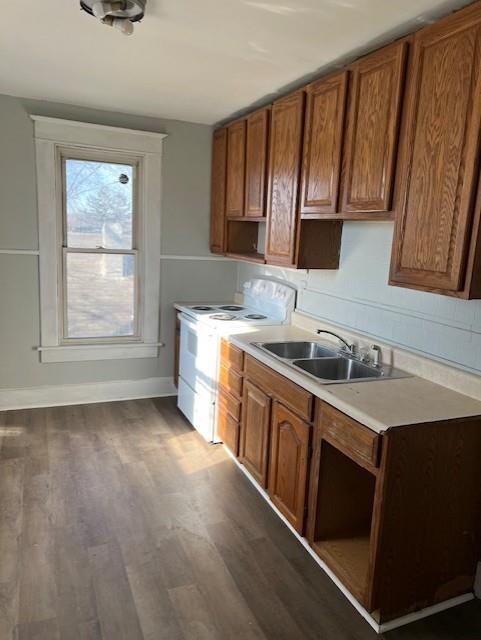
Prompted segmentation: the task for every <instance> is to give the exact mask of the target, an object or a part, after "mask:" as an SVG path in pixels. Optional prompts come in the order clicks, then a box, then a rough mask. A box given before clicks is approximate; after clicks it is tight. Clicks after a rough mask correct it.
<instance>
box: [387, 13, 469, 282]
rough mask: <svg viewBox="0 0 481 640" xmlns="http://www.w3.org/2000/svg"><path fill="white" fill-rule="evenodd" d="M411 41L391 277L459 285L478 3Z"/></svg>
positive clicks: (462, 265)
mask: <svg viewBox="0 0 481 640" xmlns="http://www.w3.org/2000/svg"><path fill="white" fill-rule="evenodd" d="M463 13H465V12H461V15H459V14H454V15H453V16H451V17H450V18H448V19H446V20H443V21H441V22H440V23H438V24H434V25H432V26H431V27H428V28H426V29H423V30H422V31H420V32H419V33H418V34H416V36H415V38H414V49H413V67H412V73H411V74H410V82H409V87H408V100H407V110H406V114H405V140H404V141H403V153H402V156H401V160H402V167H403V170H404V171H403V179H402V183H401V190H402V208H401V212H400V215H399V217H398V219H397V221H396V228H395V237H394V249H393V260H392V265H391V281H392V282H393V283H405V284H412V285H415V286H420V287H421V288H423V287H424V288H433V289H437V290H444V291H447V292H449V291H459V290H462V289H463V287H464V275H465V265H466V257H467V249H468V247H469V241H470V235H471V218H472V211H473V200H474V192H475V190H476V188H477V176H478V164H479V160H478V155H479V138H480V122H481V74H480V56H481V35H480V27H481V8H480V7H479V6H477V10H476V11H470V13H471V14H472V15H471V17H470V19H466V18H464V16H463V15H462V14H463Z"/></svg>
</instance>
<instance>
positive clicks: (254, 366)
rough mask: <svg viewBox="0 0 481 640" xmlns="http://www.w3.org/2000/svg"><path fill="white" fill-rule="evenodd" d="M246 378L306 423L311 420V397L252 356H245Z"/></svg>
mask: <svg viewBox="0 0 481 640" xmlns="http://www.w3.org/2000/svg"><path fill="white" fill-rule="evenodd" d="M245 374H246V377H247V378H249V379H250V380H252V381H253V382H255V384H257V385H259V387H260V388H261V389H264V390H265V391H266V392H267V393H268V394H269V395H273V396H275V397H276V398H278V399H279V400H280V401H281V402H282V403H283V404H285V405H286V406H288V407H289V408H290V409H292V410H293V411H295V412H296V413H297V414H298V415H299V416H301V418H304V420H307V421H308V422H310V421H311V419H312V395H311V394H310V393H309V392H308V391H306V390H305V389H303V388H302V387H299V386H298V385H297V384H295V383H294V382H291V381H290V380H288V379H287V378H284V376H281V375H280V374H279V373H276V372H275V371H274V370H273V369H271V368H270V367H266V366H265V365H264V364H262V362H259V361H258V360H256V359H255V358H253V357H252V356H250V355H248V354H246V356H245Z"/></svg>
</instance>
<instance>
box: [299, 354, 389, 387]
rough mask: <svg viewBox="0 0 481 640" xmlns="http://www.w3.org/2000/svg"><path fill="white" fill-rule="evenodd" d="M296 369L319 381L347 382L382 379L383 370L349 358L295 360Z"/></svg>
mask: <svg viewBox="0 0 481 640" xmlns="http://www.w3.org/2000/svg"><path fill="white" fill-rule="evenodd" d="M292 364H293V366H294V367H297V368H298V369H302V371H304V372H305V373H308V374H309V375H311V376H314V377H315V378H318V379H319V380H330V381H339V382H345V381H347V380H360V379H365V378H380V377H382V376H383V372H382V370H381V369H375V368H374V367H370V366H368V365H366V364H363V363H362V362H358V361H357V360H350V359H349V358H339V357H338V358H322V359H320V360H294V362H293V363H292Z"/></svg>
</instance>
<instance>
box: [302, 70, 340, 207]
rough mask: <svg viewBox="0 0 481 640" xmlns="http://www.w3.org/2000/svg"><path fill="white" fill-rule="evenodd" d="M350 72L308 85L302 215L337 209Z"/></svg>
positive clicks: (337, 74)
mask: <svg viewBox="0 0 481 640" xmlns="http://www.w3.org/2000/svg"><path fill="white" fill-rule="evenodd" d="M346 89H347V72H346V71H343V72H341V73H336V74H335V75H333V76H330V77H328V78H322V79H321V80H318V81H317V82H314V83H313V84H310V85H309V86H308V87H307V102H306V117H305V131H304V152H303V159H302V181H301V203H300V211H301V213H302V214H319V213H335V212H336V211H337V204H338V193H339V180H340V173H341V152H342V140H343V133H344V114H345V105H346Z"/></svg>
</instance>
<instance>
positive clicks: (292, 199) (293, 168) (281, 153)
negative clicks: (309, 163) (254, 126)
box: [266, 91, 304, 265]
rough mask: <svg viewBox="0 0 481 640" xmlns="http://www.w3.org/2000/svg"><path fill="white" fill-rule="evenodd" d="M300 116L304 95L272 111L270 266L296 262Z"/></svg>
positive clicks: (285, 100)
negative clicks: (271, 264)
mask: <svg viewBox="0 0 481 640" xmlns="http://www.w3.org/2000/svg"><path fill="white" fill-rule="evenodd" d="M303 116H304V92H303V91H298V92H297V93H294V94H292V95H290V96H287V97H286V98H283V99H281V100H278V101H277V102H275V103H274V105H273V107H272V117H271V135H270V151H269V188H268V204H267V237H266V260H267V262H271V263H273V264H286V265H293V264H295V261H296V240H297V204H298V191H299V172H300V161H301V146H302V129H303Z"/></svg>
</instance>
